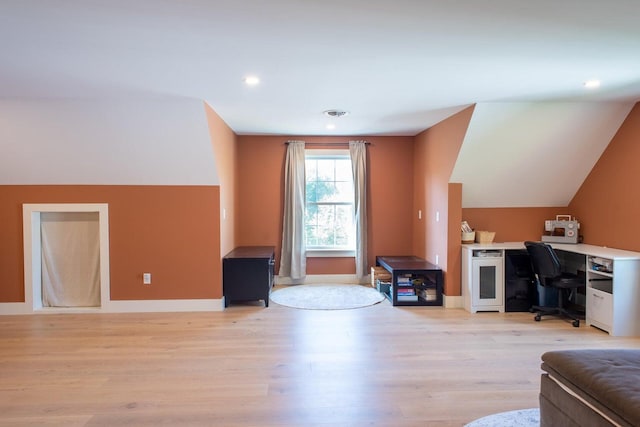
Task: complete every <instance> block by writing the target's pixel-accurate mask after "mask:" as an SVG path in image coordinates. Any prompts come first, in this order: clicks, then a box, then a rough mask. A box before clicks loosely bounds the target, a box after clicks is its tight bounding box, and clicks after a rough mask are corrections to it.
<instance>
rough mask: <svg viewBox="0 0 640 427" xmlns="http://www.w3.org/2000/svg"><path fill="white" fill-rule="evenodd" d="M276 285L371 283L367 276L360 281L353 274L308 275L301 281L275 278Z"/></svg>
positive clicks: (281, 277)
mask: <svg viewBox="0 0 640 427" xmlns="http://www.w3.org/2000/svg"><path fill="white" fill-rule="evenodd" d="M274 280H275V283H276V285H294V284H295V285H311V284H317V283H353V284H365V283H371V279H370V277H369V276H368V275H367V276H365V277H363V278H362V279H358V278H357V277H356V275H355V274H310V275H308V276H305V278H304V279H302V280H291V277H285V276H275V278H274Z"/></svg>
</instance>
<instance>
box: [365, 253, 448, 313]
mask: <svg viewBox="0 0 640 427" xmlns="http://www.w3.org/2000/svg"><path fill="white" fill-rule="evenodd" d="M376 265H379V266H381V267H384V268H385V269H386V270H387V271H388V272H389V273H391V286H390V287H389V289H385V290H384V291H383V294H384V295H385V296H386V297H387V298H388V299H389V301H391V304H392V305H394V306H395V305H435V306H441V305H442V292H443V276H442V269H441V268H440V267H438V266H436V265H434V264H431V263H430V262H429V261H426V260H424V259H422V258H419V257H416V256H379V257H376ZM399 288H400V289H401V290H409V289H413V295H415V296H412V295H400V296H399V295H398V289H399ZM408 293H409V294H410V293H411V291H409V292H408Z"/></svg>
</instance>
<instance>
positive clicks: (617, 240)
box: [569, 103, 640, 251]
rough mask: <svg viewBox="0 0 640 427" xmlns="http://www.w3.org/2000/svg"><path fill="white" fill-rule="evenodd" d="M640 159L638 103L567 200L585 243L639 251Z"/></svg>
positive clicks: (639, 113)
mask: <svg viewBox="0 0 640 427" xmlns="http://www.w3.org/2000/svg"><path fill="white" fill-rule="evenodd" d="M639 159H640V103H638V104H636V105H635V106H634V107H633V109H632V110H631V112H630V113H629V115H628V116H627V118H626V119H625V121H624V122H623V123H622V126H620V129H619V130H618V132H617V133H616V135H615V136H614V137H613V139H612V140H611V142H610V143H609V145H608V146H607V148H606V149H605V151H604V152H603V153H602V156H600V159H599V160H598V162H597V163H596V165H595V166H594V167H593V169H592V170H591V173H590V174H589V175H588V176H587V178H586V179H585V181H584V182H583V184H582V186H581V187H580V189H579V190H578V191H577V193H576V195H575V196H574V197H573V200H571V202H570V203H569V209H570V211H571V213H572V214H573V215H574V216H575V217H576V218H577V219H578V220H579V221H580V234H582V235H583V236H584V242H585V243H589V244H592V245H602V246H609V247H614V248H620V249H627V250H633V251H640V231H638V226H637V223H638V220H639V219H640V173H638V171H639V170H640V167H639Z"/></svg>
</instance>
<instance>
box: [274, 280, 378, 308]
mask: <svg viewBox="0 0 640 427" xmlns="http://www.w3.org/2000/svg"><path fill="white" fill-rule="evenodd" d="M383 299H384V295H382V294H381V293H380V292H378V291H377V290H375V289H373V288H370V287H367V286H360V285H291V286H287V287H284V288H282V289H278V290H276V291H273V292H271V301H273V302H275V303H276V304H280V305H285V306H287V307H293V308H304V309H308V310H346V309H350V308H360V307H367V306H369V305H374V304H377V303H379V302H380V301H382V300H383Z"/></svg>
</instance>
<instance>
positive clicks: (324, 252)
mask: <svg viewBox="0 0 640 427" xmlns="http://www.w3.org/2000/svg"><path fill="white" fill-rule="evenodd" d="M306 256H307V258H353V257H355V256H356V251H354V250H344V249H311V250H307V252H306Z"/></svg>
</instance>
